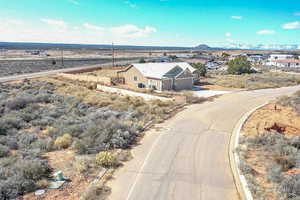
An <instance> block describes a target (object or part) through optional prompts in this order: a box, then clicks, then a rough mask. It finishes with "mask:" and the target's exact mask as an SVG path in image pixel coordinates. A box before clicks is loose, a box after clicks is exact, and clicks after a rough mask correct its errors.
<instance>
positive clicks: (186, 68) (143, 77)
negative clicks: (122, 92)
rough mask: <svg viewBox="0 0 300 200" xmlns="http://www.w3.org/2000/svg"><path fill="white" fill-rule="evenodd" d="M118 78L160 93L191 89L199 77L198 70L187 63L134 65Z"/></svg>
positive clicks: (119, 73) (127, 83)
mask: <svg viewBox="0 0 300 200" xmlns="http://www.w3.org/2000/svg"><path fill="white" fill-rule="evenodd" d="M118 76H119V77H124V79H125V84H126V85H129V86H131V87H134V88H147V89H155V90H159V91H163V90H186V89H191V88H192V87H193V85H194V81H195V79H197V78H198V77H199V76H198V74H197V70H196V69H195V68H193V67H192V66H191V65H189V64H188V63H185V62H180V63H143V64H132V65H131V66H129V67H128V68H126V69H125V70H122V71H119V72H118Z"/></svg>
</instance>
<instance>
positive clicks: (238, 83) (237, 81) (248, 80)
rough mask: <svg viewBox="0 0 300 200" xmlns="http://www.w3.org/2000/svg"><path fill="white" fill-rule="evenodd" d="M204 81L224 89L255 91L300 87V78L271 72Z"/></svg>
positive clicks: (224, 76)
mask: <svg viewBox="0 0 300 200" xmlns="http://www.w3.org/2000/svg"><path fill="white" fill-rule="evenodd" d="M203 81H207V82H209V83H211V84H214V85H218V86H222V87H228V88H241V89H249V90H255V89H263V88H278V87H287V86H294V85H299V84H300V76H299V75H292V74H285V73H271V72H269V73H262V74H259V73H256V74H243V75H220V76H213V77H211V78H207V79H205V80H203Z"/></svg>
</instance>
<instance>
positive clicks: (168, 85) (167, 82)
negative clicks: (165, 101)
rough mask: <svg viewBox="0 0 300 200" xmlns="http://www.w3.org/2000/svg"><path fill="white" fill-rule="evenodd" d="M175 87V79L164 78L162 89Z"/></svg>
mask: <svg viewBox="0 0 300 200" xmlns="http://www.w3.org/2000/svg"><path fill="white" fill-rule="evenodd" d="M172 89H173V80H172V79H163V80H162V90H172Z"/></svg>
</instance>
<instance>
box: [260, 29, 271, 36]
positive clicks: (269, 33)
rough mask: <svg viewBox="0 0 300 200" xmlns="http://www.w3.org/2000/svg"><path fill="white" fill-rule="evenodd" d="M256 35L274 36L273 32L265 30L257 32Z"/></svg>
mask: <svg viewBox="0 0 300 200" xmlns="http://www.w3.org/2000/svg"><path fill="white" fill-rule="evenodd" d="M256 34H257V35H273V34H275V31H273V30H267V29H265V30H260V31H257V32H256Z"/></svg>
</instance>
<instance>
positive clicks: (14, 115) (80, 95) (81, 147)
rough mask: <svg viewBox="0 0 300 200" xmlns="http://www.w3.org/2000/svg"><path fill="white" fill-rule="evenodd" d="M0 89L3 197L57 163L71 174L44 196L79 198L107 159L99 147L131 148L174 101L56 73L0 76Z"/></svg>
mask: <svg viewBox="0 0 300 200" xmlns="http://www.w3.org/2000/svg"><path fill="white" fill-rule="evenodd" d="M0 91H1V92H0V105H1V106H0V117H1V118H0V166H1V170H0V180H1V184H0V191H1V193H0V199H14V198H15V197H17V196H19V195H23V194H26V193H30V192H33V191H35V190H36V189H46V188H47V186H48V185H49V181H51V174H52V173H53V172H55V171H59V170H61V171H63V173H64V175H65V176H66V177H68V178H70V179H72V182H70V183H65V185H64V186H63V187H62V188H61V189H60V190H50V191H49V192H47V193H46V195H44V196H43V199H57V198H62V197H63V199H70V200H71V199H72V200H73V199H79V198H80V197H82V195H83V194H85V195H86V193H85V190H86V188H87V186H88V185H89V183H90V182H91V181H92V180H94V179H95V178H96V176H97V174H98V172H99V171H100V170H101V169H102V168H105V167H107V166H106V165H105V166H104V165H101V164H99V162H98V161H97V155H98V153H99V152H104V151H109V152H114V151H115V150H116V149H128V148H130V147H131V146H132V145H134V144H135V142H136V139H137V138H138V137H140V136H141V134H142V130H143V127H144V125H145V124H146V123H147V122H149V121H151V120H152V121H153V122H160V121H163V120H164V119H165V118H167V117H169V116H171V115H172V112H171V110H173V108H174V106H175V104H174V103H173V102H161V101H158V100H156V101H148V102H145V101H144V100H143V99H141V98H132V97H121V96H118V95H111V94H107V93H104V92H99V91H95V90H93V89H92V87H90V85H87V84H86V83H78V82H73V81H67V80H62V79H57V78H41V79H37V80H32V81H21V82H15V83H11V84H1V85H0ZM58 158H61V159H58ZM120 160H123V159H120ZM118 162H121V161H119V160H118ZM109 168H110V167H109ZM101 188H102V187H101ZM101 188H100V189H101ZM98 189H99V188H98ZM102 189H103V192H104V193H105V194H106V192H108V191H109V190H107V189H104V188H102ZM66 191H67V192H66ZM66 194H67V195H66ZM25 197H26V198H25V199H37V198H39V197H35V196H34V195H32V194H29V196H25Z"/></svg>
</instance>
